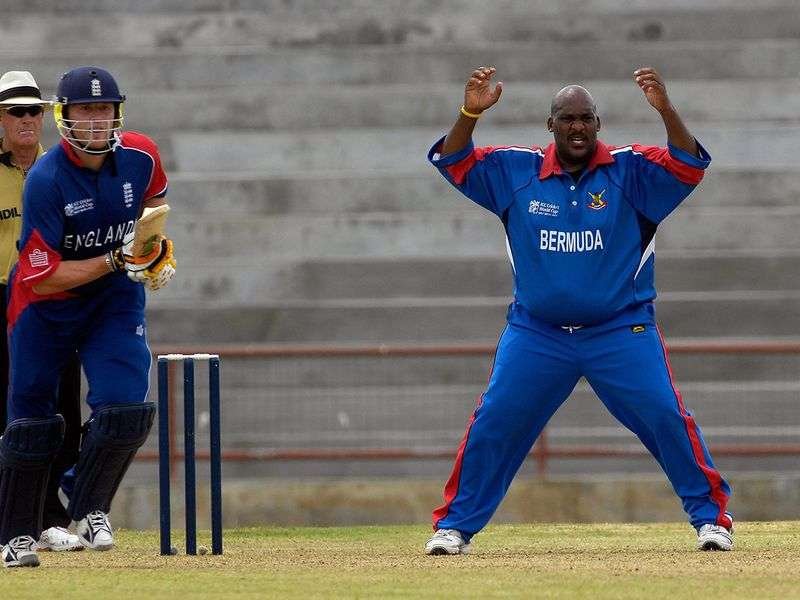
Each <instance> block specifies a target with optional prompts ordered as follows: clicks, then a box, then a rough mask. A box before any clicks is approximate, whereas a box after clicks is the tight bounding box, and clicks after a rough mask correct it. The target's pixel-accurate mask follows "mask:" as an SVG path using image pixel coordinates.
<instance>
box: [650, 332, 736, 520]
mask: <svg viewBox="0 0 800 600" xmlns="http://www.w3.org/2000/svg"><path fill="white" fill-rule="evenodd" d="M656 330H657V331H658V338H659V340H660V341H661V349H662V350H663V352H664V361H665V362H666V364H667V372H668V373H669V383H670V385H671V386H672V391H673V392H674V394H675V399H676V400H677V402H678V408H679V410H680V413H681V417H683V422H684V424H685V425H686V433H687V434H688V435H689V442H690V443H691V446H692V454H693V455H694V459H695V462H696V463H697V466H698V467H700V470H701V471H702V472H703V475H705V477H706V480H707V481H708V485H709V486H710V487H711V500H712V501H713V502H714V504H716V505H717V506H719V514H718V515H717V525H722V526H724V527H728V528H730V527H731V523H730V519H729V518H728V516H727V515H726V514H725V509H726V507H727V505H728V495H727V494H726V493H725V492H724V491H723V490H722V476H721V475H720V474H719V471H717V470H716V469H713V468H711V467H710V466H708V463H706V457H705V454H704V453H703V445H702V444H701V443H700V436H699V434H698V433H697V423H695V420H694V417H692V416H691V415H690V414H689V413H688V412H687V411H686V407H685V406H684V404H683V396H681V393H680V391H679V390H678V388H677V387H676V386H675V379H674V378H673V375H672V365H671V364H670V362H669V351H668V350H667V344H666V342H665V341H664V335H663V334H662V333H661V328H659V327H656Z"/></svg>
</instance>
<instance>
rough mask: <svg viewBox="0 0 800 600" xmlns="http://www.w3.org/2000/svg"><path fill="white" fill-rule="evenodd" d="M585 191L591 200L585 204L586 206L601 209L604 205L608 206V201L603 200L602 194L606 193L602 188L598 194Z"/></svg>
mask: <svg viewBox="0 0 800 600" xmlns="http://www.w3.org/2000/svg"><path fill="white" fill-rule="evenodd" d="M586 193H587V194H589V196H590V197H591V198H592V201H591V202H589V204H587V205H586V206H588V207H589V208H591V209H592V210H601V209H603V208H605V207H606V206H608V202H606V201H605V200H603V194H605V193H606V191H605V190H603V191H602V192H600V193H599V194H593V193H592V192H586Z"/></svg>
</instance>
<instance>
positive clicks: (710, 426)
mask: <svg viewBox="0 0 800 600" xmlns="http://www.w3.org/2000/svg"><path fill="white" fill-rule="evenodd" d="M680 387H681V392H682V396H683V399H684V403H685V406H686V407H687V408H688V409H689V410H690V411H691V412H692V413H693V414H694V416H695V419H696V420H697V422H698V424H699V425H700V426H701V428H702V430H703V432H704V434H705V437H706V439H707V440H708V441H710V442H715V443H731V442H737V443H780V442H790V441H792V439H796V437H797V436H798V435H800V402H798V400H800V384H798V383H797V382H796V381H767V382H736V383H733V384H732V383H730V382H727V381H709V382H687V383H685V384H683V385H681V386H680ZM482 391H483V386H480V387H477V386H470V385H442V384H439V385H419V384H416V385H406V386H402V387H392V386H387V385H382V386H363V385H359V386H355V387H339V388H333V389H331V388H319V387H311V386H307V387H303V388H297V389H286V388H283V389H281V388H269V387H264V386H262V387H261V388H260V389H252V388H243V387H241V386H239V385H237V384H236V382H233V383H232V385H226V389H225V397H226V401H225V410H224V419H223V435H224V439H225V440H226V444H228V445H230V446H232V447H236V448H283V449H291V448H319V447H322V448H335V447H345V448H420V447H427V448H430V447H437V448H442V447H448V446H454V447H455V446H456V445H457V444H458V442H459V441H460V439H461V437H462V436H463V434H464V429H465V424H466V422H467V420H468V418H469V416H470V414H471V413H472V412H473V411H474V409H475V404H476V396H477V395H478V394H480V393H482ZM177 400H178V407H180V402H181V400H180V398H177ZM754 403H757V409H755V408H754V406H753V405H754ZM199 414H200V420H199V427H198V431H197V437H198V447H200V448H203V447H207V441H206V440H207V438H208V435H207V434H206V429H205V427H206V421H205V417H204V413H203V412H202V409H201V410H200V413H199ZM177 418H181V413H180V408H178V414H177ZM547 436H548V443H549V444H552V446H554V447H557V446H558V445H559V444H580V445H591V444H603V445H611V446H615V445H616V446H619V445H624V446H630V445H632V444H636V443H638V440H636V438H635V437H634V436H633V435H632V434H631V433H630V432H629V431H628V430H627V429H625V428H624V427H623V426H622V425H620V424H619V423H618V422H617V421H616V420H615V419H614V418H613V417H612V416H611V415H610V414H609V413H608V411H607V410H606V408H605V407H604V406H603V404H602V403H601V402H600V400H599V399H598V398H597V396H596V394H595V393H594V392H593V391H592V390H591V388H590V387H589V385H588V384H587V383H586V382H585V381H581V382H580V383H579V384H578V385H577V386H576V388H575V390H574V391H573V393H572V394H571V395H570V397H569V398H568V399H567V400H566V402H565V403H564V404H563V405H562V406H561V408H560V409H559V410H558V411H557V413H556V414H555V416H554V417H553V419H552V420H551V421H550V423H549V425H548V429H547Z"/></svg>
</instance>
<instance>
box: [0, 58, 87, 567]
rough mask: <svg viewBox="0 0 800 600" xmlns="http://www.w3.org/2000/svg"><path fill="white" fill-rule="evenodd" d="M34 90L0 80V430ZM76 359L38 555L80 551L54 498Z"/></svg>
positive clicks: (38, 102)
mask: <svg viewBox="0 0 800 600" xmlns="http://www.w3.org/2000/svg"><path fill="white" fill-rule="evenodd" d="M49 106H50V104H49V102H46V101H43V100H42V97H41V92H40V91H39V87H38V86H37V85H36V81H35V80H34V78H33V76H32V75H31V74H30V73H28V72H27V71H9V72H8V73H5V74H4V75H3V76H2V77H0V125H2V127H3V137H2V139H0V148H1V149H0V303H2V304H1V306H2V310H1V311H0V314H2V329H3V334H2V335H0V340H1V341H0V424H2V426H1V427H0V428H2V429H5V425H6V418H7V416H6V408H7V407H6V402H7V395H8V339H7V337H6V335H5V330H6V288H7V285H8V275H9V273H10V271H11V268H12V267H13V266H14V263H15V262H16V261H17V246H16V244H17V240H18V239H19V234H20V228H21V225H22V185H23V183H24V181H25V176H26V175H27V174H28V171H29V170H30V168H31V167H32V166H33V163H34V162H35V161H36V159H38V158H39V157H40V156H41V155H42V153H43V149H42V146H41V144H40V143H39V138H40V136H41V133H42V121H43V116H44V112H45V110H46V109H47V108H49ZM80 368H81V367H80V362H79V361H78V356H77V355H75V356H73V358H72V360H71V361H70V362H69V363H68V364H67V366H66V368H65V370H64V371H63V372H62V374H61V380H60V383H59V388H58V408H57V410H58V412H59V413H61V415H62V416H63V417H64V420H65V422H66V431H65V435H64V442H63V444H62V446H61V450H60V452H59V453H58V455H57V456H56V458H55V460H54V461H53V464H52V467H51V469H50V479H49V483H48V487H47V496H46V499H45V505H44V520H43V525H44V527H43V529H44V530H43V531H42V535H41V536H40V538H39V549H41V550H56V551H59V550H82V549H83V546H82V545H81V543H80V540H79V539H78V536H76V535H74V534H73V533H70V532H69V531H68V530H67V529H66V528H67V526H69V524H70V518H69V516H67V512H66V511H65V510H64V507H63V506H62V504H61V502H60V501H59V499H58V484H59V481H60V480H61V476H62V475H63V474H64V472H65V471H66V470H67V469H68V468H69V467H71V466H72V465H73V464H75V462H76V461H77V460H78V448H79V446H80V427H81V408H80V391H81V390H80V386H81V371H80Z"/></svg>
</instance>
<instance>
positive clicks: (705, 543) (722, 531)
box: [697, 523, 733, 550]
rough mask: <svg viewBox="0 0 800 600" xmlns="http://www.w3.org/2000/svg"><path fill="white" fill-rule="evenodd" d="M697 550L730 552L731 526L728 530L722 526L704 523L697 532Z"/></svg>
mask: <svg viewBox="0 0 800 600" xmlns="http://www.w3.org/2000/svg"><path fill="white" fill-rule="evenodd" d="M697 549H698V550H732V549H733V525H731V528H730V529H727V528H726V527H723V526H722V525H714V524H713V523H706V524H705V525H703V526H701V527H700V529H698V530H697Z"/></svg>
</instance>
